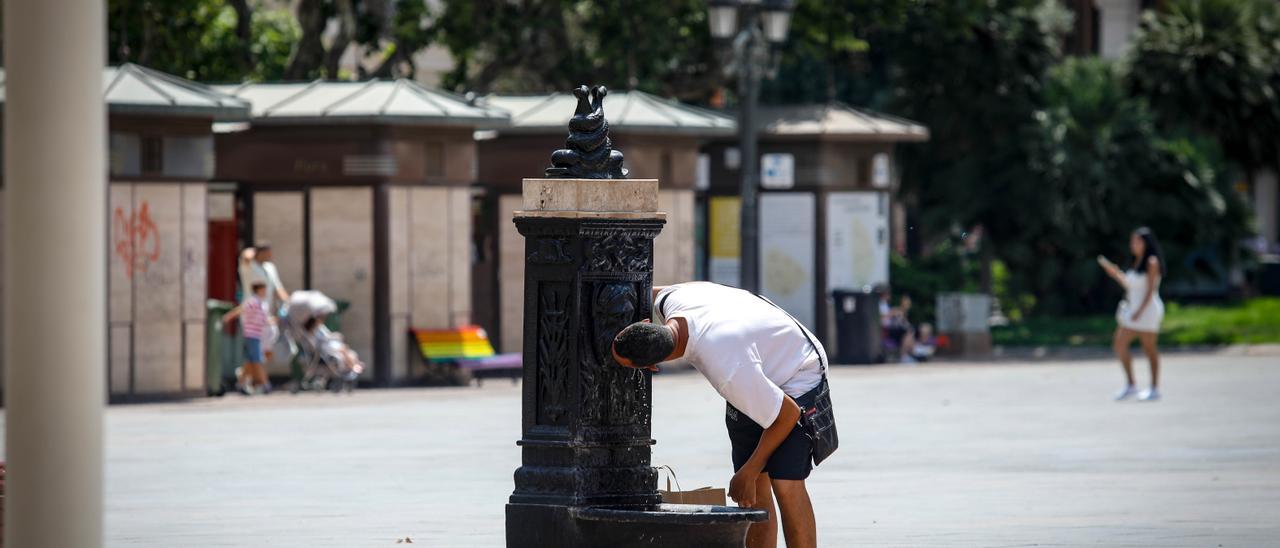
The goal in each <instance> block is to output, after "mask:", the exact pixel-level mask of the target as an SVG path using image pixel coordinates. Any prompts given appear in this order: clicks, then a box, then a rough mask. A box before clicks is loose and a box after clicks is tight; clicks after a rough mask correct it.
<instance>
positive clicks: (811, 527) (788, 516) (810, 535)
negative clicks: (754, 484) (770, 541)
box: [771, 478, 818, 548]
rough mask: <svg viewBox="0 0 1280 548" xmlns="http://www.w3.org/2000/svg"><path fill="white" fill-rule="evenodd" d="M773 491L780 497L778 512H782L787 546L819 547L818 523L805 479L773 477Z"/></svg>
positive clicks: (799, 547) (792, 547)
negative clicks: (805, 485) (814, 516)
mask: <svg viewBox="0 0 1280 548" xmlns="http://www.w3.org/2000/svg"><path fill="white" fill-rule="evenodd" d="M771 482H772V483H773V492H774V495H776V496H777V497H778V513H779V514H782V535H783V537H785V538H786V539H787V548H817V546H818V523H817V521H815V520H814V518H813V503H812V502H811V501H810V500H809V491H808V490H807V489H805V487H804V480H782V479H776V478H775V479H773V480H771Z"/></svg>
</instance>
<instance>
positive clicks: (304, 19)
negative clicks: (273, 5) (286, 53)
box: [284, 0, 327, 80]
mask: <svg viewBox="0 0 1280 548" xmlns="http://www.w3.org/2000/svg"><path fill="white" fill-rule="evenodd" d="M326 22H327V21H325V17H324V1H323V0H299V2H298V26H299V27H300V28H301V29H302V36H301V37H300V38H299V39H298V47H297V49H295V50H294V51H293V55H292V56H291V57H290V58H289V66H288V67H287V68H285V71H284V79H286V80H307V79H310V78H311V76H312V75H313V74H314V73H315V72H316V71H317V70H318V69H320V68H323V67H324V56H325V51H324V43H323V42H321V41H320V37H321V35H322V34H324V26H325V23H326Z"/></svg>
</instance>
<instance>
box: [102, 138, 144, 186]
mask: <svg viewBox="0 0 1280 548" xmlns="http://www.w3.org/2000/svg"><path fill="white" fill-rule="evenodd" d="M107 140H108V150H109V152H108V160H107V163H108V164H110V166H109V167H110V170H111V171H110V172H111V176H112V177H136V176H138V175H142V138H141V137H139V136H138V135H137V134H136V133H112V134H111V135H110V137H108V139H107Z"/></svg>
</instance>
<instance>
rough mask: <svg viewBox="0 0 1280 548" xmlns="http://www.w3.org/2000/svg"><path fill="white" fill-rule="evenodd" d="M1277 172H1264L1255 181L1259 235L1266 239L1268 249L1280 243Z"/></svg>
mask: <svg viewBox="0 0 1280 548" xmlns="http://www.w3.org/2000/svg"><path fill="white" fill-rule="evenodd" d="M1278 178H1280V177H1278V176H1277V174H1276V172H1274V171H1271V170H1269V169H1268V170H1264V171H1262V172H1260V173H1258V175H1257V176H1256V177H1255V178H1254V180H1253V213H1254V216H1255V217H1256V218H1257V219H1258V235H1259V236H1262V237H1263V238H1266V240H1267V249H1275V248H1276V242H1277V241H1280V231H1278V230H1277V229H1278V228H1280V219H1277V217H1278V216H1280V211H1277V209H1280V181H1278V180H1277V179H1278Z"/></svg>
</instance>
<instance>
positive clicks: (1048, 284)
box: [1005, 59, 1248, 312]
mask: <svg viewBox="0 0 1280 548" xmlns="http://www.w3.org/2000/svg"><path fill="white" fill-rule="evenodd" d="M1044 98H1045V108H1044V109H1043V110H1041V111H1039V112H1037V114H1036V121H1037V124H1036V125H1037V129H1038V132H1037V135H1036V138H1035V139H1034V140H1032V141H1030V143H1031V144H1032V146H1031V147H1030V148H1031V150H1030V155H1029V160H1030V163H1029V167H1030V168H1031V172H1032V174H1033V179H1032V180H1033V181H1035V183H1034V186H1035V187H1036V188H1037V191H1038V192H1039V193H1041V194H1042V195H1043V197H1044V199H1043V201H1042V203H1043V204H1044V206H1045V207H1044V209H1042V210H1040V211H1038V212H1037V213H1038V215H1039V216H1040V217H1041V218H1042V220H1041V221H1040V222H1037V223H1033V224H1028V225H1027V226H1026V229H1027V233H1026V234H1025V236H1024V238H1023V239H1022V241H1021V242H1019V244H1018V245H1017V246H1015V248H1016V252H1011V253H1006V254H1005V258H1006V260H1008V261H1009V266H1010V268H1011V270H1012V271H1013V272H1016V273H1019V274H1021V276H1022V281H1023V282H1024V283H1025V284H1028V285H1026V286H1025V287H1024V288H1023V289H1025V290H1027V291H1029V292H1031V293H1034V294H1035V295H1037V296H1038V297H1039V308H1040V310H1041V311H1046V312H1055V311H1087V310H1098V309H1102V308H1106V307H1108V306H1110V304H1111V303H1113V302H1114V299H1113V298H1112V297H1113V295H1111V293H1114V291H1115V289H1114V288H1113V287H1112V284H1111V283H1110V281H1109V280H1107V279H1106V278H1105V276H1104V275H1103V274H1102V272H1101V270H1100V269H1099V268H1098V267H1097V265H1096V264H1094V261H1093V260H1092V258H1093V257H1094V255H1096V254H1098V253H1103V254H1106V255H1107V256H1109V257H1110V258H1111V259H1112V260H1114V261H1116V262H1117V263H1120V264H1125V262H1124V261H1125V260H1127V258H1128V256H1129V252H1128V236H1129V233H1130V232H1131V231H1132V230H1134V229H1135V228H1137V227H1139V226H1149V227H1151V228H1152V229H1153V230H1154V231H1155V233H1156V234H1157V236H1158V237H1159V238H1160V241H1161V244H1162V246H1163V247H1164V251H1165V253H1166V255H1167V256H1166V265H1167V268H1168V270H1169V272H1168V273H1167V276H1166V282H1165V283H1166V286H1172V287H1177V286H1181V287H1183V288H1188V287H1193V286H1199V287H1204V286H1211V285H1213V284H1217V283H1220V282H1222V281H1223V280H1222V278H1223V277H1224V276H1225V272H1223V271H1221V270H1215V268H1216V269H1221V268H1222V267H1223V266H1224V265H1225V264H1227V263H1228V261H1229V260H1230V257H1227V256H1222V255H1221V254H1222V253H1226V252H1229V251H1230V250H1231V249H1232V247H1233V245H1234V242H1236V241H1238V240H1239V239H1240V238H1241V237H1242V236H1244V235H1245V234H1246V232H1247V230H1248V227H1247V224H1246V219H1247V216H1246V215H1245V214H1244V204H1243V203H1242V201H1241V200H1240V199H1239V197H1238V196H1237V195H1236V193H1235V192H1234V191H1233V190H1232V189H1231V185H1230V180H1231V179H1230V173H1229V172H1228V171H1227V170H1226V169H1225V168H1224V164H1223V162H1222V160H1221V158H1220V155H1219V154H1218V153H1217V148H1216V146H1215V145H1214V144H1213V143H1212V141H1209V140H1205V139H1202V138H1196V137H1194V136H1189V135H1179V134H1172V133H1169V132H1165V131H1162V130H1160V129H1158V128H1157V124H1156V121H1155V117H1154V116H1153V114H1152V112H1151V110H1150V109H1149V108H1148V107H1147V104H1146V101H1144V100H1143V99H1141V98H1135V97H1132V96H1130V95H1129V94H1128V93H1127V92H1126V90H1125V84H1124V74H1123V72H1122V71H1121V69H1120V68H1119V67H1117V66H1116V65H1114V64H1112V63H1109V62H1107V61H1105V60H1101V59H1072V60H1068V61H1066V62H1065V63H1063V64H1062V65H1060V66H1058V67H1055V68H1054V69H1052V70H1051V71H1050V72H1049V74H1048V77H1047V79H1046V83H1045V86H1044ZM1197 258H1200V259H1201V260H1196V259H1197ZM1215 259H1216V260H1215Z"/></svg>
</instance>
